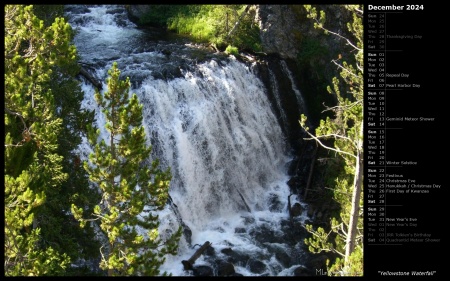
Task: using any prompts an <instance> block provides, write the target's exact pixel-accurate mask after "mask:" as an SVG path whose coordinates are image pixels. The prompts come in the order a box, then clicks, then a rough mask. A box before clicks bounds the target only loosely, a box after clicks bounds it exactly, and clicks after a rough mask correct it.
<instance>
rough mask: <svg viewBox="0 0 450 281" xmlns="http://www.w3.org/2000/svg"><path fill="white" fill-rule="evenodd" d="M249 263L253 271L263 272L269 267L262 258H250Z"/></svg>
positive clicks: (249, 267)
mask: <svg viewBox="0 0 450 281" xmlns="http://www.w3.org/2000/svg"><path fill="white" fill-rule="evenodd" d="M247 265H248V269H249V270H250V271H251V272H253V273H263V272H264V271H265V270H266V269H267V265H266V264H265V263H263V262H262V261H260V260H255V259H250V260H249V261H248V264H247Z"/></svg>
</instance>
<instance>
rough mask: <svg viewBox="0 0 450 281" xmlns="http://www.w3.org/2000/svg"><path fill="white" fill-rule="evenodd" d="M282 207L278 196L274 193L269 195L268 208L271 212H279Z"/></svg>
mask: <svg viewBox="0 0 450 281" xmlns="http://www.w3.org/2000/svg"><path fill="white" fill-rule="evenodd" d="M282 208H283V204H282V203H281V201H280V198H279V197H278V196H277V195H276V194H273V193H272V194H270V195H269V210H270V211H271V212H281V210H282Z"/></svg>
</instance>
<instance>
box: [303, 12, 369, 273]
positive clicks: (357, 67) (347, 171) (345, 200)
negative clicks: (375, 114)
mask: <svg viewBox="0 0 450 281" xmlns="http://www.w3.org/2000/svg"><path fill="white" fill-rule="evenodd" d="M345 7H346V8H347V9H348V10H350V11H352V12H353V21H352V22H351V23H349V24H348V28H349V30H350V32H352V34H353V35H354V36H355V38H356V40H357V42H356V44H353V43H352V42H350V41H349V40H348V39H346V38H344V37H342V36H341V35H339V34H337V33H334V32H332V31H330V30H328V29H326V27H325V22H326V21H325V13H324V12H323V11H320V12H317V10H316V9H315V8H313V7H312V6H311V5H305V8H306V9H307V11H308V12H309V15H308V16H309V17H310V18H312V19H313V20H314V21H315V26H316V27H317V28H320V29H323V30H324V31H325V32H326V33H331V34H334V35H336V36H339V37H341V38H342V39H344V40H347V42H348V43H349V44H350V45H351V46H352V47H353V48H354V51H355V64H354V65H352V64H349V63H347V62H346V61H342V62H341V61H340V60H341V57H339V58H338V59H337V60H333V63H334V64H336V65H337V66H338V68H339V69H340V70H341V72H340V79H341V80H340V79H338V78H337V77H334V78H333V81H332V86H329V87H328V88H327V90H328V92H329V93H330V94H334V95H336V98H337V100H338V106H336V107H333V108H328V109H327V110H329V111H331V112H333V118H330V117H327V118H326V119H325V120H321V121H320V124H319V126H318V127H317V128H316V130H315V135H313V134H311V133H309V134H310V136H311V137H312V139H315V140H316V141H317V142H318V143H319V144H321V145H322V146H323V147H325V148H326V149H329V150H331V151H335V152H337V155H339V159H341V160H340V162H341V163H342V169H339V170H340V171H341V172H340V173H339V174H338V176H337V177H336V179H335V185H334V199H335V200H336V202H338V203H339V205H340V209H341V210H340V215H339V217H337V218H332V220H331V229H330V232H328V233H326V232H325V231H324V229H322V228H318V229H316V230H314V229H313V228H312V226H307V230H308V231H309V232H310V233H311V234H312V235H313V236H312V237H310V238H308V239H305V243H306V245H308V246H309V248H310V250H311V251H313V252H320V251H332V252H334V253H337V254H339V255H341V256H342V257H344V259H341V258H338V259H337V260H336V261H335V262H334V263H333V264H332V265H330V267H329V268H328V272H329V274H331V275H362V274H363V266H362V265H363V250H362V230H363V217H362V213H361V212H359V210H360V209H361V206H362V205H363V199H362V198H363V196H362V182H361V177H362V150H363V148H362V142H363V135H362V134H363V85H364V84H363V68H364V67H363V26H362V7H360V6H359V5H346V6H345ZM341 81H343V82H344V85H341V84H340V82H341ZM343 91H344V92H343ZM300 125H301V126H302V127H303V128H304V129H305V130H306V131H307V132H309V128H308V127H307V126H306V116H304V115H302V116H301V120H300ZM322 139H328V140H332V141H333V143H332V145H333V147H330V146H326V145H324V144H323V143H322V142H321V140H322ZM353 197H355V198H356V202H357V204H356V205H353V204H352V198H353ZM352 230H354V232H351V231H352ZM331 232H332V233H334V234H335V235H333V236H330V235H329V234H330V233H331ZM331 237H333V239H331ZM330 241H331V242H330ZM351 245H353V246H354V249H353V247H351Z"/></svg>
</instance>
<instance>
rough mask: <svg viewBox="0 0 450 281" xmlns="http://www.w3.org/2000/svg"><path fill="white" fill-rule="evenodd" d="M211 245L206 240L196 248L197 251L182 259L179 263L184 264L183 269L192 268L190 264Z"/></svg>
mask: <svg viewBox="0 0 450 281" xmlns="http://www.w3.org/2000/svg"><path fill="white" fill-rule="evenodd" d="M209 246H211V243H210V242H209V241H206V242H205V243H204V244H203V246H201V247H200V248H198V250H197V251H195V253H194V254H193V255H192V257H190V258H189V259H188V260H182V261H181V263H182V264H183V266H184V270H190V269H192V266H193V265H194V263H195V261H196V260H197V259H198V258H199V257H200V255H201V254H202V253H203V252H204V251H205V250H206V249H207V248H208V247H209Z"/></svg>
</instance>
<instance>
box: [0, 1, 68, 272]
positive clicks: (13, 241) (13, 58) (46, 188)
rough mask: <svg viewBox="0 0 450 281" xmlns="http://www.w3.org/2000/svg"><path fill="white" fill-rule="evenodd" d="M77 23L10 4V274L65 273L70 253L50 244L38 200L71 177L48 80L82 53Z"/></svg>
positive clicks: (7, 192) (7, 207)
mask: <svg viewBox="0 0 450 281" xmlns="http://www.w3.org/2000/svg"><path fill="white" fill-rule="evenodd" d="M70 41H71V27H70V25H69V24H68V23H66V22H65V20H64V19H63V18H60V17H57V18H55V20H54V22H53V23H52V24H51V25H49V26H46V25H45V24H44V22H43V21H42V20H40V19H39V18H37V17H36V16H35V15H34V13H33V6H31V5H30V6H24V5H6V6H5V76H4V77H5V105H4V106H5V107H4V109H5V114H4V116H5V156H4V157H5V168H4V171H5V253H4V255H5V275H56V274H63V273H64V270H65V268H66V267H67V266H68V264H69V263H70V259H69V257H68V256H67V255H66V254H61V253H58V252H57V251H55V250H54V249H53V248H52V247H51V246H48V247H47V246H42V244H41V242H42V240H41V235H40V234H41V229H40V227H39V222H38V221H37V220H36V210H37V207H39V206H41V205H42V204H44V202H45V201H46V198H47V194H48V193H49V192H50V191H51V190H55V189H57V188H58V187H59V186H60V184H61V183H62V182H64V181H65V180H66V179H67V174H65V173H64V172H63V171H62V161H63V159H62V157H61V156H60V155H59V154H58V153H57V150H58V134H59V132H60V131H61V124H62V120H61V119H60V118H58V117H57V116H55V112H56V107H55V102H54V97H53V94H52V91H51V89H50V88H49V87H48V82H49V80H50V76H51V74H52V68H53V67H54V66H58V65H64V64H65V63H66V62H67V61H68V60H73V59H75V56H76V49H75V47H74V46H73V45H71V44H70Z"/></svg>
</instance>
